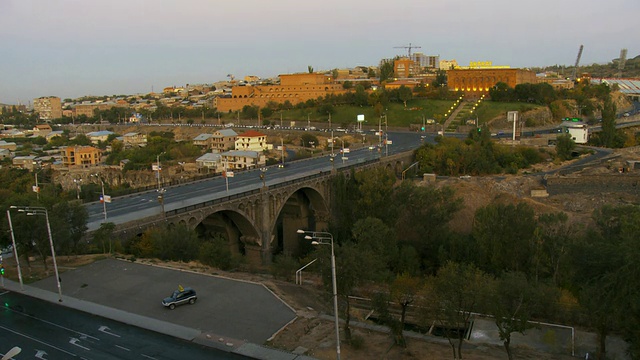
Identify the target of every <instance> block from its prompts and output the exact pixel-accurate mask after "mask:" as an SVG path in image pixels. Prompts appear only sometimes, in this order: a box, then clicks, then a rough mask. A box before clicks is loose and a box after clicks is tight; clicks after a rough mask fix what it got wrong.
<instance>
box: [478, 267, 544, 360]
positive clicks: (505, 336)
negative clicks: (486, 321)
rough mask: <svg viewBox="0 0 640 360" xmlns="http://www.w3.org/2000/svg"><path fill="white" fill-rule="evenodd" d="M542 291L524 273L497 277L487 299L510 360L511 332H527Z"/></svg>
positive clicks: (505, 274)
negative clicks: (538, 290)
mask: <svg viewBox="0 0 640 360" xmlns="http://www.w3.org/2000/svg"><path fill="white" fill-rule="evenodd" d="M538 298H539V294H538V293H537V292H536V289H535V287H533V286H532V285H530V284H529V282H528V280H527V277H526V276H525V275H524V274H523V273H521V272H506V273H504V274H502V276H501V277H500V278H498V279H497V280H495V282H494V285H493V287H492V288H491V298H490V300H489V302H488V304H489V313H490V314H491V315H493V316H494V321H495V324H496V326H497V327H498V334H499V335H500V340H502V341H503V345H504V348H505V351H506V352H507V356H508V357H509V360H513V354H512V351H511V334H512V333H514V332H518V333H521V334H524V332H525V330H527V329H529V328H531V327H533V326H532V325H531V323H529V320H530V319H531V317H532V315H533V313H534V312H535V308H536V306H537V304H538V301H539V300H538Z"/></svg>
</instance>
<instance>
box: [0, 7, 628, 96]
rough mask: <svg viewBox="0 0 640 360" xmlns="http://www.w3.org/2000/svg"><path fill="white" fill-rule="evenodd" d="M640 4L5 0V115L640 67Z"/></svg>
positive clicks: (0, 80)
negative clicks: (415, 72) (328, 76)
mask: <svg viewBox="0 0 640 360" xmlns="http://www.w3.org/2000/svg"><path fill="white" fill-rule="evenodd" d="M638 21H640V1H638V0H608V1H603V0H537V1H527V2H525V1H522V2H521V1H514V0H440V1H427V0H384V1H383V0H376V1H370V0H322V1H309V0H269V1H265V0H226V1H224V0H110V1H104V0H0V103H4V104H18V103H21V104H29V103H30V102H32V101H33V99H34V98H37V97H41V96H58V97H60V98H62V99H65V98H77V97H81V96H85V95H93V96H102V95H116V94H117V95H120V94H126V95H129V94H145V93H149V92H151V91H152V90H153V91H156V92H159V91H162V89H163V88H164V87H167V86H184V85H185V84H205V83H213V82H216V81H222V80H226V79H227V74H233V75H234V76H235V77H236V78H237V79H242V78H244V77H245V76H247V75H256V76H259V77H262V78H268V77H274V76H277V75H279V74H285V73H296V72H307V71H308V66H312V67H313V68H314V70H316V71H319V70H330V69H334V68H352V67H355V66H361V65H363V66H376V65H377V64H378V63H379V61H380V60H381V59H384V58H392V57H394V56H396V55H405V54H406V53H407V49H404V48H397V47H402V46H408V45H409V44H411V45H412V46H419V47H420V48H414V49H412V52H422V53H424V54H426V55H439V56H440V59H441V60H452V59H455V60H457V61H458V64H460V65H468V64H469V62H470V61H491V62H493V64H494V65H509V66H511V67H534V66H535V67H542V66H548V65H556V64H559V65H569V66H573V64H574V63H575V60H576V56H577V54H578V49H579V47H580V45H581V44H582V45H584V51H583V54H582V58H581V61H580V63H581V64H593V63H600V64H602V63H608V62H610V61H611V60H612V59H616V58H618V57H619V55H620V50H621V49H622V48H627V49H628V55H627V57H628V58H632V57H635V56H637V55H640V32H638V31H637V29H638V27H637V24H638Z"/></svg>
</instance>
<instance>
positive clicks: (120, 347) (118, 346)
mask: <svg viewBox="0 0 640 360" xmlns="http://www.w3.org/2000/svg"><path fill="white" fill-rule="evenodd" d="M114 346H115V347H117V348H118V349H122V350H125V351H131V350H129V349H127V348H126V347H124V346H120V345H114Z"/></svg>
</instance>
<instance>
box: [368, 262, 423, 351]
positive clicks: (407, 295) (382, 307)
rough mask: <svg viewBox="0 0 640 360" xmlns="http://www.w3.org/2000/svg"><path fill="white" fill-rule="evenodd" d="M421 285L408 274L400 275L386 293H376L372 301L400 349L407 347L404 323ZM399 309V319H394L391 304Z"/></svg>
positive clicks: (418, 280) (415, 278)
mask: <svg viewBox="0 0 640 360" xmlns="http://www.w3.org/2000/svg"><path fill="white" fill-rule="evenodd" d="M420 288H421V284H420V279H419V278H418V277H414V276H411V275H409V274H401V275H399V276H397V277H396V278H395V279H394V280H393V281H392V282H391V284H389V288H388V291H387V292H386V293H385V292H379V293H376V295H375V296H374V299H373V307H374V310H375V311H376V312H377V313H378V315H379V316H380V321H381V322H382V323H383V324H385V325H387V326H388V327H389V329H390V330H391V334H392V336H393V341H394V344H395V345H399V346H402V347H406V346H407V342H406V340H405V338H404V334H403V331H404V327H405V323H406V316H407V310H408V309H409V306H410V305H411V304H413V302H414V301H415V300H416V297H417V295H418V293H419V291H420ZM392 303H393V304H396V305H397V306H399V307H400V318H396V317H395V316H394V315H393V314H391V311H390V308H391V304H392Z"/></svg>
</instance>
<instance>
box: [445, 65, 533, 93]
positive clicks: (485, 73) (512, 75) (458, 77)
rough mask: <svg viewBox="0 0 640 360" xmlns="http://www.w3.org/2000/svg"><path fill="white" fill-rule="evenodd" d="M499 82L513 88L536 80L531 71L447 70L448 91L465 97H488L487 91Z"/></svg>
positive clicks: (508, 69) (490, 69)
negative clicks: (463, 94)
mask: <svg viewBox="0 0 640 360" xmlns="http://www.w3.org/2000/svg"><path fill="white" fill-rule="evenodd" d="M499 82H503V83H506V84H507V85H509V87H512V88H514V87H515V86H516V85H518V84H525V83H531V84H536V83H537V82H538V79H537V78H536V74H535V73H534V72H533V71H530V70H523V69H511V68H504V67H496V68H491V67H488V68H466V69H452V70H447V84H448V86H449V90H452V91H462V92H464V93H465V96H470V97H479V96H481V95H488V94H489V89H491V88H492V87H494V86H495V85H496V84H497V83H499Z"/></svg>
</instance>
